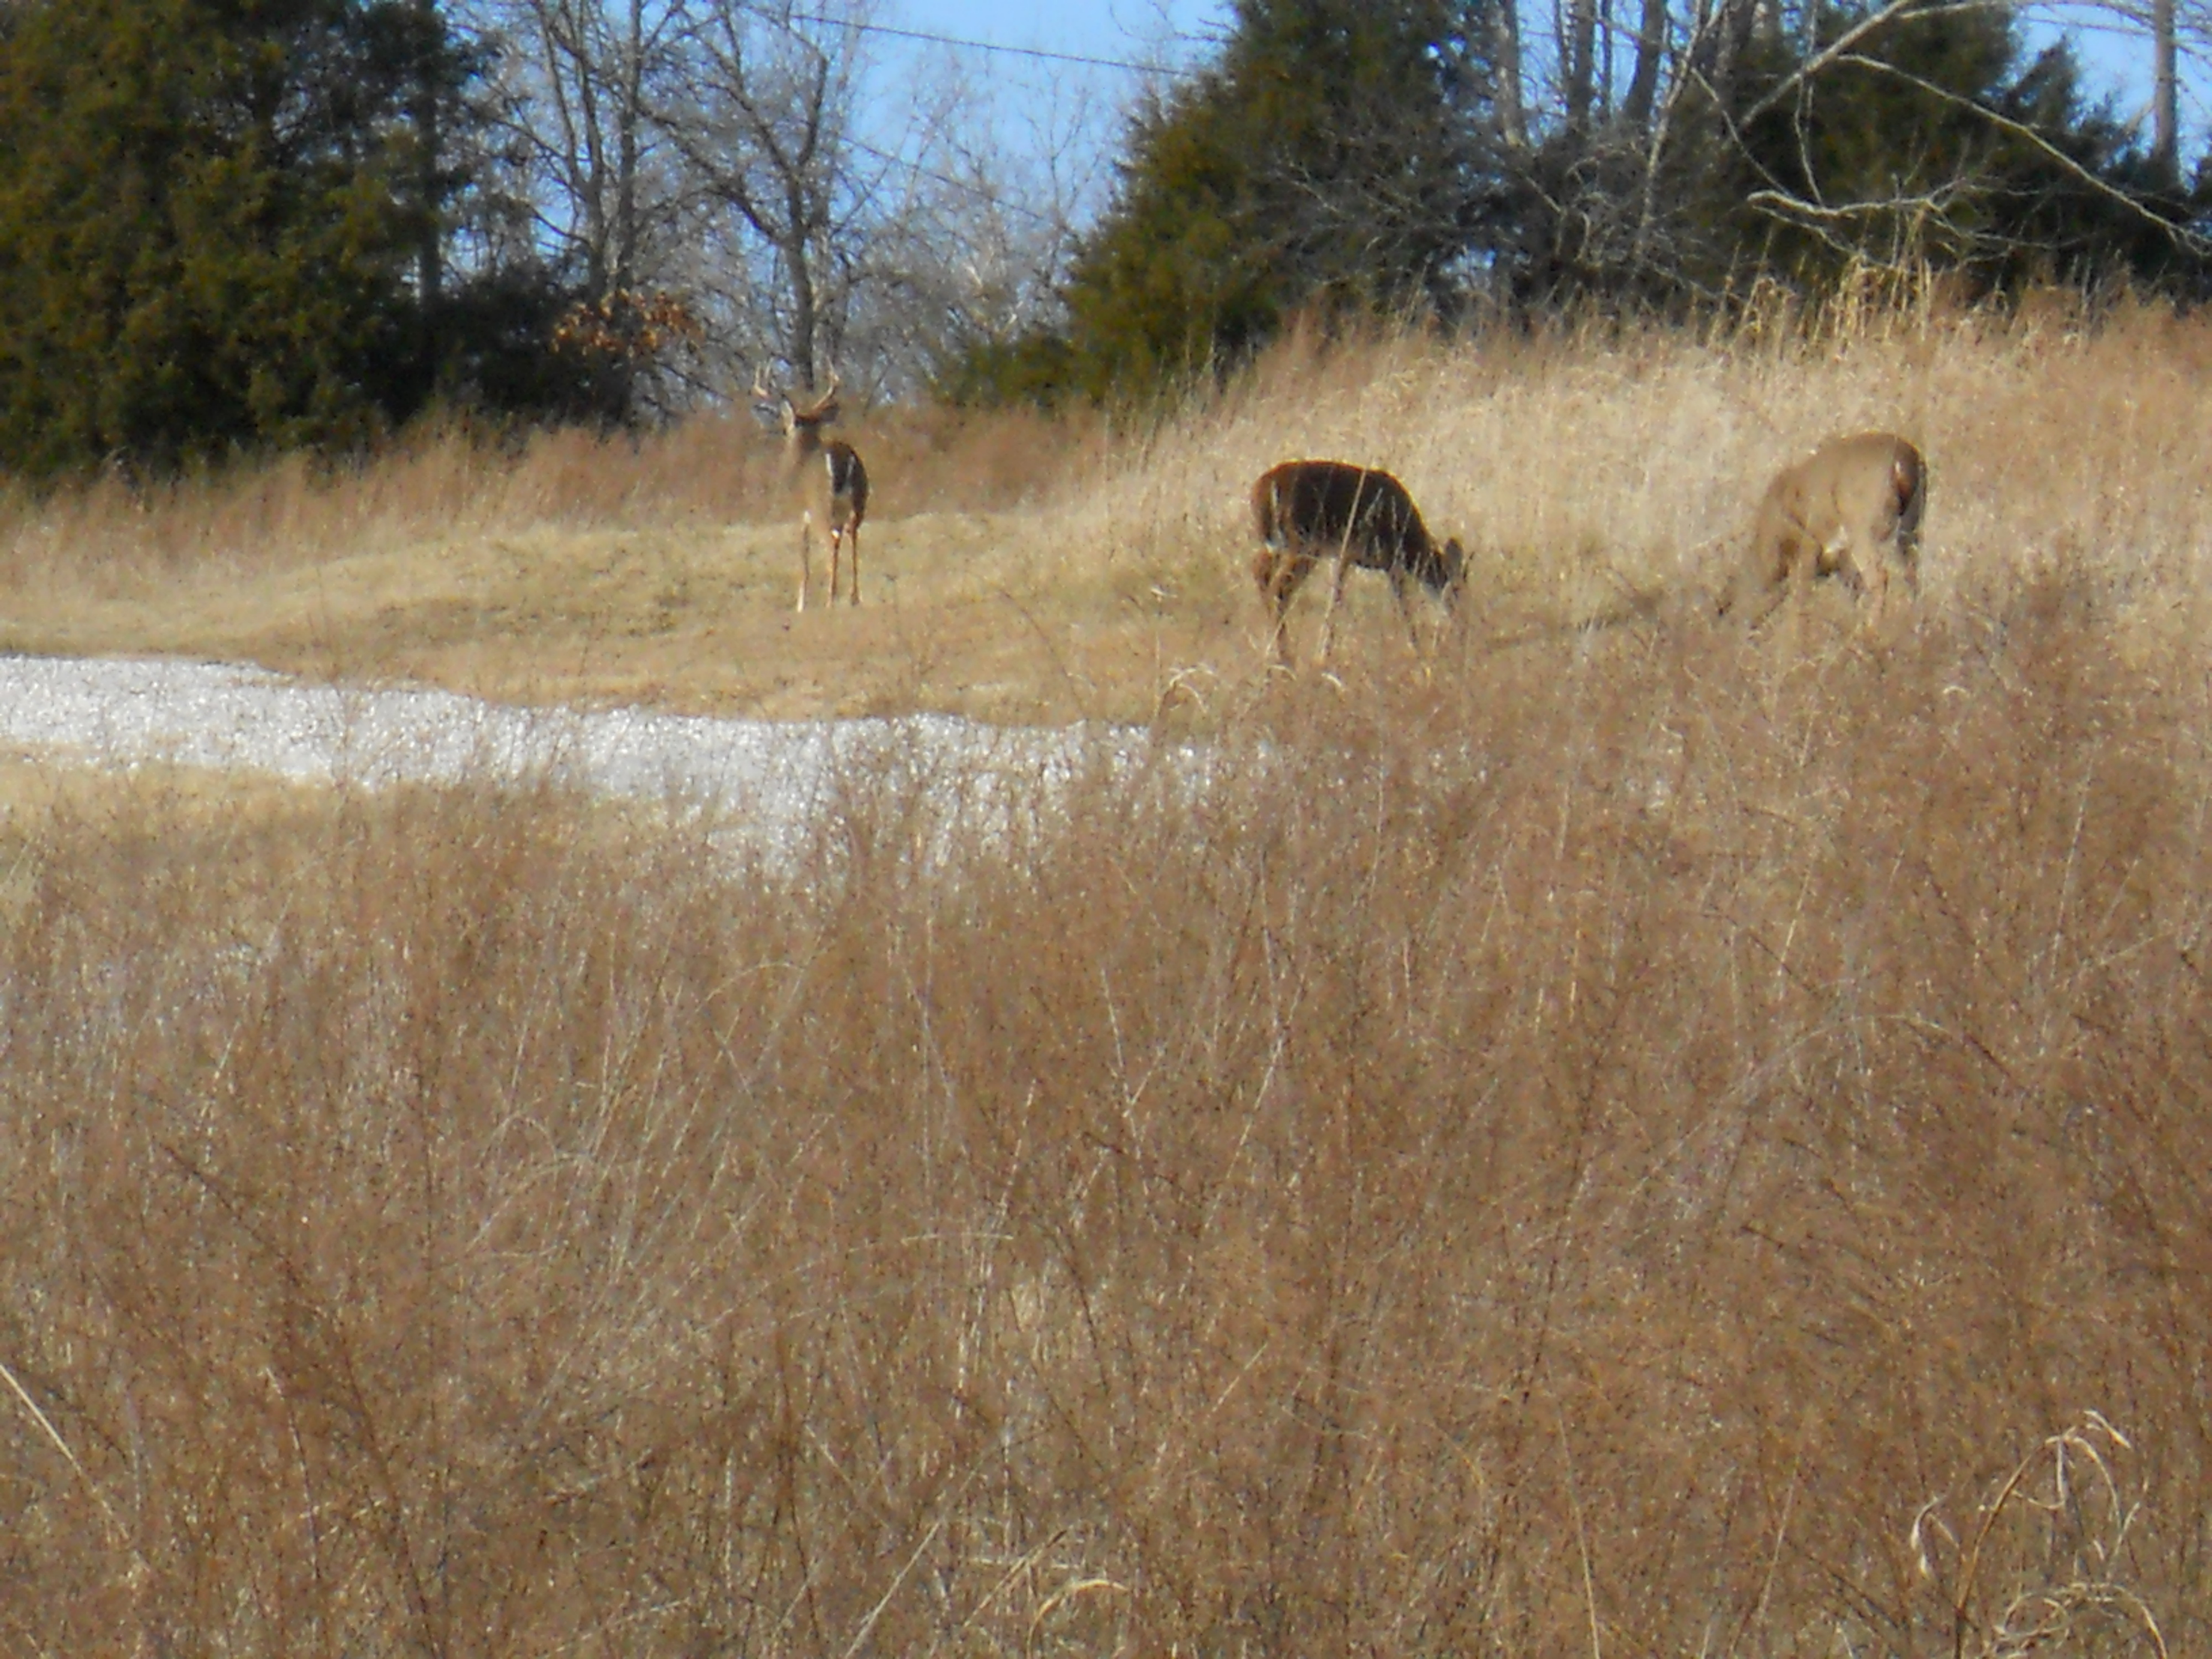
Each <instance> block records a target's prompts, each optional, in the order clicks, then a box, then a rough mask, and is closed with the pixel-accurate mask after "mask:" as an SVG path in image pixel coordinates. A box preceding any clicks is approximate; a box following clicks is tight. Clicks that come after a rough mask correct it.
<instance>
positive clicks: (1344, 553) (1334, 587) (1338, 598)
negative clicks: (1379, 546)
mask: <svg viewBox="0 0 2212 1659" xmlns="http://www.w3.org/2000/svg"><path fill="white" fill-rule="evenodd" d="M1350 574H1352V550H1351V549H1350V548H1348V547H1346V548H1340V549H1339V550H1337V555H1336V580H1335V581H1334V582H1333V583H1332V584H1330V586H1329V590H1328V614H1327V615H1326V616H1324V617H1322V624H1321V659H1322V663H1323V664H1326V663H1327V662H1328V653H1329V652H1330V650H1331V648H1332V647H1334V645H1335V644H1336V607H1337V606H1338V605H1341V604H1343V603H1344V579H1345V578H1346V576H1348V575H1350Z"/></svg>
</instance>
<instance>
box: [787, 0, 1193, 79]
mask: <svg viewBox="0 0 2212 1659" xmlns="http://www.w3.org/2000/svg"><path fill="white" fill-rule="evenodd" d="M792 16H793V18H794V19H796V20H797V21H799V22H802V23H823V24H827V25H828V26H829V27H832V28H850V29H859V30H860V31H862V32H864V33H869V34H889V35H892V36H895V37H896V38H897V39H898V40H920V41H923V42H925V43H927V44H928V45H930V46H957V47H959V48H960V49H961V50H962V51H963V52H999V53H1001V54H1003V55H1005V56H1006V57H1009V58H1043V59H1045V60H1047V61H1048V62H1050V63H1054V64H1082V65H1084V66H1085V68H1087V69H1110V70H1127V72H1128V73H1129V74H1131V75H1164V76H1173V77H1177V78H1180V77H1182V76H1188V75H1192V74H1194V73H1196V71H1195V70H1187V69H1178V68H1176V66H1175V65H1174V64H1138V63H1132V62H1130V61H1129V60H1128V59H1127V58H1092V57H1088V56H1086V55H1085V54H1084V53H1082V52H1048V51H1047V50H1046V49H1045V48H1044V47H1042V46H1005V45H1002V44H1000V42H998V41H996V40H963V39H962V38H961V37H960V36H958V35H956V34H933V33H929V32H928V31H927V30H926V29H902V28H894V27H892V26H891V25H890V24H889V23H874V22H868V21H864V20H861V19H859V18H853V17H824V16H822V15H818V14H816V13H811V12H793V14H792Z"/></svg>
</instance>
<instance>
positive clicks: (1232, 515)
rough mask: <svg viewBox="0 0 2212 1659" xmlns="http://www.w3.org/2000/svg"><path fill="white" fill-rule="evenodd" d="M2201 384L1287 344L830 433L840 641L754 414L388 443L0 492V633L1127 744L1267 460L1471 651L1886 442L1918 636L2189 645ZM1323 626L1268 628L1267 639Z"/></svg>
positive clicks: (2089, 331) (1651, 571) (2068, 369)
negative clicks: (817, 595) (1427, 602)
mask: <svg viewBox="0 0 2212 1659" xmlns="http://www.w3.org/2000/svg"><path fill="white" fill-rule="evenodd" d="M2208 391H2212V329H2208V327H2207V325H2205V324H2204V323H2203V322H2202V321H2201V320H2198V319H2176V318H2175V317H2173V316H2172V315H2171V314H2170V313H2165V312H2163V311H2158V310H2153V309H2148V308H2139V309H2129V308H2126V307H2121V308H2119V309H2117V310H2114V311H2112V312H2110V313H2107V314H2105V315H2103V316H2101V317H2099V318H2094V319H2092V318H2090V317H2088V316H2087V315H2085V314H2083V313H2081V312H2080V311H2079V309H2078V308H2069V307H2066V306H2064V305H2063V304H2060V303H2058V302H2056V301H2051V302H2046V303H2044V304H2042V305H2040V306H2039V307H2030V308H2028V309H2027V310H2025V311H2023V312H2022V313H2020V314H2018V315H2015V316H2014V317H2012V318H2010V319H1994V318H1990V317H1985V316H1981V315H1977V314H1972V313H1967V314H1951V313H1944V312H1942V311H1941V310H1940V309H1938V308H1937V307H1935V306H1933V305H1932V304H1931V305H1929V306H1927V307H1923V308H1921V309H1920V310H1918V311H1916V312H1912V313H1904V314H1893V313H1876V312H1870V311H1850V312H1844V313H1838V314H1836V315H1834V316H1832V317H1829V318H1826V319H1813V320H1812V321H1811V322H1809V323H1806V322H1800V321H1792V320H1791V319H1781V320H1780V321H1774V320H1772V319H1758V320H1756V321H1755V322H1754V323H1753V324H1752V325H1747V326H1745V327H1744V328H1742V329H1741V330H1739V331H1736V332H1735V333H1733V334H1731V335H1729V336H1728V337H1721V338H1712V337H1699V336H1696V335H1693V334H1690V333H1686V332H1680V331H1666V330H1662V329H1658V328H1656V327H1650V328H1646V327H1636V326H1626V325H1616V326H1608V327H1600V326H1597V325H1589V326H1582V327H1570V326H1565V325H1562V326H1560V327H1558V328H1554V329H1550V330H1540V331H1532V332H1528V333H1525V334H1523V333H1513V332H1510V331H1492V332H1488V333H1486V334H1481V335H1478V336H1473V337H1467V338H1464V339H1443V338H1437V337H1428V336H1425V335H1422V334H1419V333H1416V332H1399V333H1395V334H1383V335H1379V336H1377V337H1374V338H1371V339H1366V340H1352V341H1340V342H1338V343H1334V344H1332V345H1328V346H1326V347H1324V346H1322V345H1317V344H1316V343H1312V342H1310V341H1306V340H1302V339H1296V338H1294V339H1292V340H1291V341H1290V342H1288V343H1285V345H1284V346H1283V347H1281V348H1280V349H1279V350H1278V351H1276V352H1275V353H1274V354H1273V356H1270V357H1268V358H1267V359H1266V360H1265V361H1263V362H1261V363H1260V364H1258V365H1257V366H1256V367H1255V369H1254V370H1253V371H1252V372H1251V373H1250V374H1247V375H1245V376H1243V378H1241V379H1239V380H1237V381H1236V382H1235V383H1234V384H1232V385H1231V386H1227V387H1226V388H1225V389H1222V390H1219V391H1215V392H1206V393H1205V394H1203V395H1201V396H1198V397H1195V398H1193V399H1192V400H1191V401H1190V402H1189V403H1188V404H1185V405H1182V406H1180V407H1178V408H1175V409H1171V410H1163V411H1154V412H1151V413H1143V412H1139V413H1128V412H1122V413H1118V414H1115V415H1110V416H1105V415H1092V416H1081V417H1073V416H1071V417H1067V418H1066V419H1060V420H1054V419H1048V418H1046V417H1044V416H1038V415H1036V414H1034V413H1012V414H1003V415H978V416H951V415H946V414H943V413H911V412H901V411H896V410H885V411H878V413H877V414H875V415H873V416H869V417H868V418H866V419H864V420H862V421H860V422H857V423H856V425H855V426H854V428H852V430H851V431H850V432H849V434H848V435H850V436H852V437H853V438H854V441H856V442H857V443H858V444H859V445H860V448H861V450H862V452H863V453H865V454H866V457H867V460H868V466H869V472H870V477H871V479H872V482H873V484H874V489H875V499H874V501H873V502H872V511H871V516H870V520H869V525H868V527H867V531H866V536H865V538H864V539H865V541H866V551H865V555H864V562H865V564H866V581H867V584H868V594H869V603H868V605H866V606H865V607H863V608H862V610H861V611H858V612H849V613H845V614H842V616H841V620H840V621H839V622H838V623H837V624H836V626H834V627H833V626H831V625H830V624H829V623H828V621H827V619H826V618H824V617H809V618H807V619H805V622H804V623H798V624H794V623H793V619H792V617H791V611H790V606H791V600H792V594H793V590H794V587H795V582H796V577H797V565H796V558H795V546H794V544H793V532H794V530H795V526H794V525H793V522H792V520H791V519H790V518H789V516H788V515H787V510H786V502H785V501H784V498H783V496H782V495H781V492H780V491H779V490H778V489H776V488H775V484H774V475H775V469H776V466H777V465H778V462H777V454H778V448H777V445H776V444H775V441H773V439H772V437H771V435H769V434H767V433H765V432H764V431H763V430H762V429H760V428H758V427H757V423H755V422H751V421H750V419H746V418H736V419H715V418H702V419H701V420H697V421H695V422H690V423H689V424H686V425H684V426H682V427H680V428H675V429H672V430H671V431H668V432H665V433H661V434H658V435H649V436H646V437H641V438H638V439H635V440H630V439H623V440H619V441H603V440H599V439H596V438H592V437H588V436H585V435H577V434H554V435H541V436H538V437H537V438H534V439H531V440H528V441H517V442H514V443H512V444H504V445H502V444H493V443H487V442H482V441H477V440H476V439H475V438H472V437H471V436H470V435H466V434H465V433H460V432H448V433H444V434H424V435H419V436H418V437H417V438H416V441H413V442H412V443H410V444H409V445H406V446H403V447H400V448H398V449H397V450H395V451H394V452H393V453H391V454H388V455H386V456H383V457H380V458H379V459H375V460H374V461H372V462H368V463H366V464H364V465H361V466H360V467H357V468H354V469H351V470H346V471H338V472H335V473H332V472H325V471H317V470H316V469H314V468H313V467H312V466H310V465H307V464H306V463H302V462H296V461H295V462H284V463H277V464H274V465H270V466H266V467H258V468H245V469H241V470H240V471H236V472H234V473H230V474H227V475H224V476H222V477H214V478H209V479H204V480H198V481H188V482H185V483H179V484H176V485H173V486H168V487H164V488H160V489H134V488H131V487H129V486H126V485H125V484H124V483H118V482H113V481H111V482H108V483H100V484H95V485H93V486H91V487H89V488H87V489H81V490H76V491H64V492H61V493H58V494H53V495H44V496H33V495H27V494H23V493H20V492H19V493H17V494H15V495H12V496H9V497H6V498H5V499H4V500H0V645H5V646H6V647H9V648H13V649H24V650H40V651H98V652H112V651H125V650H160V651H173V652H187V653H194V654H197V655H203V656H221V657H232V656H246V657H251V658H252V659H254V660H257V661H259V662H263V663H264V664H268V665H272V666H276V667H280V668H286V669H292V670H297V671H307V672H313V673H330V674H337V675H340V676H346V677H374V676H398V677H403V678H410V679H416V680H424V681H430V682H434V683H436V684H442V685H446V686H448V687H450V688H451V689H453V690H461V691H468V692H476V693H479V694H483V695H489V696H501V697H510V698H512V697H528V698H533V699H545V698H556V699H557V698H569V699H579V700H590V701H609V700H631V699H637V698H646V699H650V700H652V701H654V702H659V703H661V704H662V705H664V706H668V707H673V708H683V709H686V710H697V711H718V712H757V713H768V714H780V715H787V714H851V713H861V712H866V713H890V712H900V711H903V710H908V709H914V708H928V709H945V710H951V711H955V712H961V713H966V714H974V715H976V716H979V717H982V718H987V719H993V720H1054V721H1056V720H1066V719H1069V718H1073V717H1076V716H1092V717H1105V718H1113V719H1121V720H1147V719H1150V718H1152V717H1153V716H1154V715H1155V714H1157V713H1158V711H1159V710H1161V709H1162V708H1166V707H1169V706H1170V704H1177V705H1180V706H1181V707H1182V709H1183V711H1184V714H1185V715H1186V716H1187V717H1189V718H1193V719H1195V720H1199V721H1200V723H1201V724H1216V723H1219V722H1221V721H1224V720H1231V719H1233V718H1234V715H1235V712H1236V711H1237V710H1238V709H1240V708H1243V707H1245V706H1247V704H1248V703H1249V700H1250V697H1251V696H1253V695H1255V687H1256V685H1257V684H1258V682H1259V680H1260V678H1261V675H1262V672H1263V671H1262V668H1261V664H1262V662H1263V660H1264V655H1265V653H1264V650H1263V644H1264V641H1263V635H1264V629H1263V625H1262V619H1261V605H1260V603H1259V600H1258V598H1257V595H1256V593H1255V592H1254V590H1253V586H1252V583H1251V580H1250V579H1249V574H1248V566H1249V558H1250V555H1251V552H1252V547H1251V537H1250V527H1249V508H1248V506H1247V502H1246V491H1247V490H1248V489H1249V483H1250V481H1251V479H1252V478H1254V477H1256V476H1257V475H1258V473H1259V472H1260V471H1262V470H1263V469H1264V468H1265V467H1267V465H1271V464H1273V462H1275V461H1278V460H1281V459H1285V458H1287V457H1291V456H1295V455H1300V454H1305V455H1331V456H1338V457H1342V458H1345V459H1354V460H1359V461H1363V462H1367V463H1370V464H1372V465H1382V466H1386V467H1389V468H1390V469H1391V470H1392V471H1395V472H1396V473H1398V474H1399V476H1401V477H1403V478H1404V479H1405V480H1406V482H1407V483H1408V484H1409V485H1410V486H1411V487H1412V489H1413V492H1414V495H1415V496H1416V498H1417V499H1418V500H1419V501H1420V503H1421V505H1422V507H1423V508H1424V510H1425V513H1426V514H1427V516H1428V518H1429V520H1430V521H1431V525H1432V526H1435V527H1436V528H1437V530H1438V531H1439V532H1442V533H1452V534H1457V535H1459V536H1461V537H1462V538H1463V539H1464V540H1466V541H1467V543H1468V545H1469V546H1470V547H1471V549H1472V550H1473V555H1474V557H1473V566H1472V572H1473V574H1472V588H1471V594H1472V599H1471V603H1470V605H1469V606H1468V616H1469V621H1468V629H1467V633H1468V637H1469V638H1470V639H1471V640H1472V641H1474V644H1475V645H1476V646H1477V647H1518V646H1520V645H1522V644H1524V643H1525V642H1526V641H1529V640H1531V639H1536V638H1542V637H1545V636H1546V635H1549V634H1551V633H1554V632H1556V631H1558V630H1559V629H1572V628H1579V627H1586V626H1591V625H1605V624H1610V623H1616V622H1620V621H1622V620H1625V619H1632V618H1638V617H1648V616H1649V615H1650V614H1652V613H1654V612H1659V613H1663V614H1666V615H1669V616H1674V615H1678V614H1680V615H1686V614H1689V613H1692V612H1694V611H1696V610H1698V609H1699V607H1700V605H1702V603H1703V601H1704V599H1705V596H1706V595H1707V594H1708V593H1709V592H1710V591H1711V590H1712V589H1713V588H1714V587H1715V586H1717V585H1718V584H1720V583H1722V582H1723V581H1725V580H1727V578H1728V576H1729V573H1730V571H1731V570H1732V568H1733V562H1734V561H1735V558H1736V557H1738V556H1740V548H1741V543H1742V540H1743V538H1744V537H1745V535H1746V532H1747V527H1748V525H1749V521H1750V518H1751V515H1752V513H1753V508H1754V507H1755V504H1756V502H1757V500H1758V497H1759V492H1760V490H1761V489H1762V488H1763V486H1764V484H1765V480H1766V479H1767V478H1768V477H1771V475H1772V473H1773V472H1774V471H1775V470H1776V469H1777V468H1778V467H1779V466H1780V465H1784V463H1786V462H1788V461H1790V460H1791V459H1796V457H1797V456H1799V455H1800V454H1802V453H1804V452H1805V451H1806V450H1808V449H1809V448H1810V447H1811V446H1812V445H1813V444H1814V443H1815V442H1816V441H1819V440H1820V439H1821V438H1823V437H1826V436H1828V435H1832V434H1834V433H1837V432H1839V431H1847V430H1850V429H1853V428H1863V427H1884V428H1894V429H1897V430H1899V431H1902V432H1903V433H1905V435H1907V436H1909V437H1911V438H1912V439H1913V440H1914V441H1917V443H1918V444H1919V445H1920V447H1922V449H1923V451H1924V452H1925V453H1926V454H1927V456H1928V458H1929V465H1930V468H1931V485H1930V501H1929V509H1928V518H1927V527H1926V537H1925V544H1924V553H1923V572H1924V578H1925V580H1924V586H1925V588H1926V591H1927V595H1928V599H1929V607H1930V608H1931V609H1932V610H1934V611H1942V612H1954V613H1966V614H1972V615H1978V616H1984V617H1986V616H1989V615H1991V614H1995V613H1996V611H1999V610H2001V609H2002V606H2003V605H2005V604H2006V603H2007V602H2008V595H2011V594H2013V593H2015V592H2017V591H2019V589H2020V587H2021V584H2022V583H2024V582H2029V581H2033V580H2039V579H2041V578H2042V577H2043V576H2044V575H2046V574H2051V573H2054V572H2063V573H2066V574H2068V576H2069V580H2081V581H2083V582H2086V583H2088V584H2090V585H2092V586H2098V587H2100V588H2101V589H2103V590H2104V591H2105V592H2106V596H2107V597H2108V598H2109V599H2111V600H2112V602H2113V605H2114V607H2115V608H2114V609H2113V610H2112V612H2111V616H2112V621H2113V624H2114V626H2116V627H2117V628H2118V629H2120V630H2121V631H2122V633H2123V634H2124V635H2125V636H2126V637H2127V638H2128V639H2129V640H2130V641H2136V640H2138V638H2140V640H2141V641H2142V646H2141V648H2142V649H2144V650H2156V649H2158V648H2160V641H2165V640H2166V639H2168V638H2170V637H2193V636H2195V635H2197V634H2199V633H2202V632H2203V631H2204V630H2205V629H2207V627H2208V626H2212V615H2208V613H2207V608H2206V604H2205V594H2206V592H2207V583H2206V581H2205V556H2206V550H2207V549H2208V548H2212V507H2208V498H2207V496H2206V495H2205V492H2204V490H2203V488H2202V485H2201V481H2202V480H2203V478H2205V477H2208V476H2212V427H2208V426H2207V424H2206V422H2203V420H2202V419H2201V418H2199V414H2200V411H2201V410H2202V408H2203V404H2204V401H2205V398H2206V396H2207V394H2208ZM1316 589H1317V591H1318V585H1316ZM1350 598H1351V602H1352V626H1351V628H1350V629H1349V630H1348V632H1347V635H1346V647H1345V648H1346V652H1347V653H1349V654H1350V656H1351V659H1352V661H1354V662H1355V663H1359V664H1362V665H1364V671H1373V672H1378V673H1382V674H1384V675H1385V676H1386V677H1387V676H1388V675H1390V674H1396V673H1401V672H1403V671H1404V670H1405V668H1406V666H1407V665H1406V662H1405V659H1404V653H1405V645H1404V640H1403V636H1402V633H1401V630H1399V629H1398V628H1397V626H1396V624H1395V621H1391V620H1388V617H1389V601H1388V599H1387V598H1386V597H1385V595H1384V585H1383V584H1381V583H1379V582H1375V581H1371V580H1367V579H1364V578H1363V579H1359V580H1355V581H1354V582H1353V583H1352V592H1351V595H1350ZM1319 603H1320V600H1319V598H1318V597H1317V596H1316V597H1310V598H1307V599H1304V600H1303V601H1302V602H1301V604H1300V605H1298V606H1297V607H1295V608H1294V611H1293V614H1292V617H1291V630H1292V634H1293V635H1294V641H1295V643H1296V645H1297V648H1298V649H1300V650H1301V651H1303V650H1304V649H1305V648H1307V644H1308V641H1310V637H1311V634H1312V630H1313V628H1314V622H1313V618H1314V617H1315V616H1316V613H1317V611H1318V609H1319ZM2127 648H2128V649H2129V650H2130V651H2134V650H2136V649H2137V648H2138V647H2137V646H2136V644H2135V643H2130V645H2129V646H2128V647H2127Z"/></svg>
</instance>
